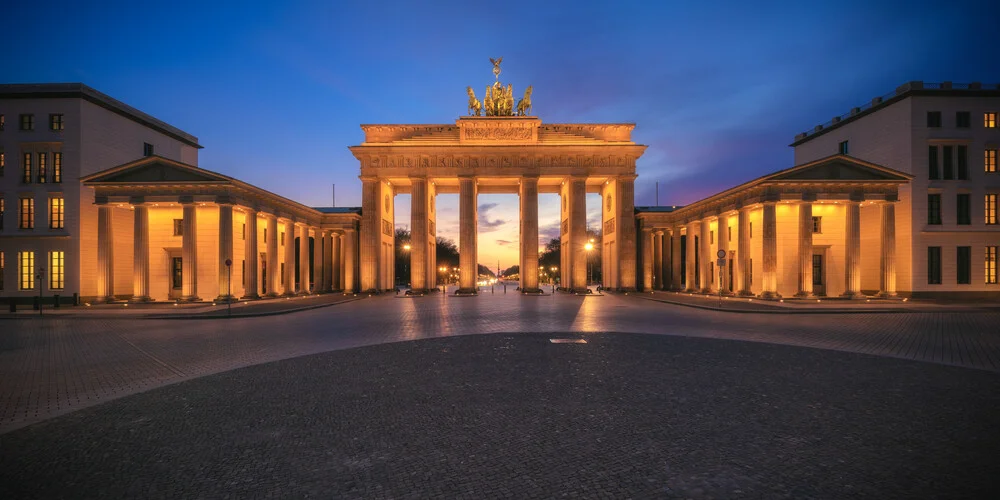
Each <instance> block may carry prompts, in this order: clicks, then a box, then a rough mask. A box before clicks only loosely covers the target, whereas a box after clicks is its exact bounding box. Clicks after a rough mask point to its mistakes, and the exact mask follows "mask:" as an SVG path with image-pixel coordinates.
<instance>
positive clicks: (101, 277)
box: [39, 199, 115, 302]
mask: <svg viewBox="0 0 1000 500" xmlns="http://www.w3.org/2000/svg"><path fill="white" fill-rule="evenodd" d="M97 203H98V207H97V300H101V301H104V302H113V301H114V300H115V259H114V248H115V241H114V231H113V227H114V225H113V220H114V219H113V218H112V213H111V210H112V208H111V206H110V205H108V204H107V199H98V200H97ZM39 286H41V285H40V284H39Z"/></svg>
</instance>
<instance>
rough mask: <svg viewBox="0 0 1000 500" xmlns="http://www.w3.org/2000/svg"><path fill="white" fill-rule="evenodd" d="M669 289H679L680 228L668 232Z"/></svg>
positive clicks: (680, 271)
mask: <svg viewBox="0 0 1000 500" xmlns="http://www.w3.org/2000/svg"><path fill="white" fill-rule="evenodd" d="M670 233H671V234H670V289H671V290H680V289H681V273H683V272H684V270H683V269H681V228H680V226H674V227H673V229H672V230H671V231H670Z"/></svg>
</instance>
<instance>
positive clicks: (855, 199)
mask: <svg viewBox="0 0 1000 500" xmlns="http://www.w3.org/2000/svg"><path fill="white" fill-rule="evenodd" d="M847 200H848V201H849V202H850V203H861V202H862V201H865V193H862V192H861V191H851V194H850V195H848V197H847Z"/></svg>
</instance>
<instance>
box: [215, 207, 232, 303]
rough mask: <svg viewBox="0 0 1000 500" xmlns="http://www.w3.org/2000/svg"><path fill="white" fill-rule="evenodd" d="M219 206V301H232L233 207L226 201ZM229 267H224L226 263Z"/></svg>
mask: <svg viewBox="0 0 1000 500" xmlns="http://www.w3.org/2000/svg"><path fill="white" fill-rule="evenodd" d="M218 204H219V299H222V300H230V299H232V290H233V289H232V283H231V280H232V272H233V266H235V265H236V263H235V262H234V260H233V205H232V204H230V203H228V202H226V201H221V200H220V201H218ZM227 260H228V261H229V264H230V265H228V266H227V265H226V261H227Z"/></svg>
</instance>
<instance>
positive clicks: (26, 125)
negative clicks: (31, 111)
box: [20, 115, 35, 130]
mask: <svg viewBox="0 0 1000 500" xmlns="http://www.w3.org/2000/svg"><path fill="white" fill-rule="evenodd" d="M20 118H21V130H35V115H21V117H20Z"/></svg>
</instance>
